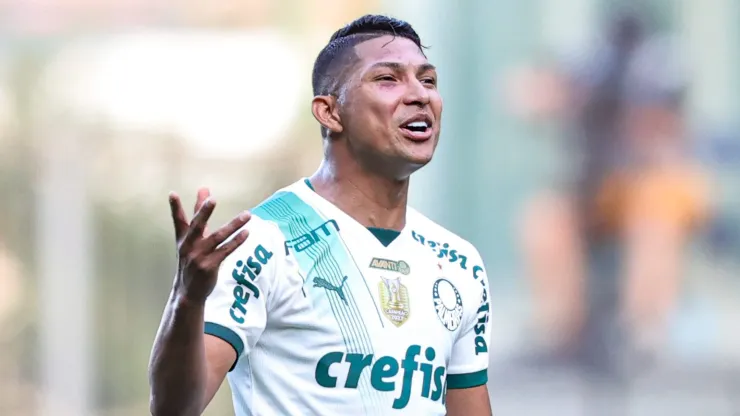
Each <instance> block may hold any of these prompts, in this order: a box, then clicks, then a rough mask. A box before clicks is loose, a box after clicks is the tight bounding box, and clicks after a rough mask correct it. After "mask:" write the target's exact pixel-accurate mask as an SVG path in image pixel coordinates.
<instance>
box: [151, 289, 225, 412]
mask: <svg viewBox="0 0 740 416" xmlns="http://www.w3.org/2000/svg"><path fill="white" fill-rule="evenodd" d="M203 309H204V306H203V304H200V303H196V302H188V301H186V300H182V299H175V298H174V296H170V299H169V301H168V303H167V306H166V309H165V312H164V316H163V317H162V322H161V324H160V327H159V331H158V332H157V337H156V339H155V341H154V348H153V349H152V355H151V360H150V363H149V382H150V384H151V401H150V410H151V412H152V414H153V415H155V416H159V415H199V414H201V413H202V412H203V410H204V409H205V407H206V406H207V405H208V403H209V402H210V401H211V400H212V399H213V396H214V395H215V394H216V392H217V391H218V389H219V387H220V386H221V384H222V383H223V380H224V378H225V377H226V373H227V372H228V371H229V368H231V365H232V364H233V363H234V361H235V360H236V352H235V351H234V349H233V348H232V347H231V345H229V344H228V343H226V342H224V341H223V340H221V339H219V338H216V337H213V336H211V335H206V334H204V333H203ZM184 363H187V364H188V365H183V364H184Z"/></svg>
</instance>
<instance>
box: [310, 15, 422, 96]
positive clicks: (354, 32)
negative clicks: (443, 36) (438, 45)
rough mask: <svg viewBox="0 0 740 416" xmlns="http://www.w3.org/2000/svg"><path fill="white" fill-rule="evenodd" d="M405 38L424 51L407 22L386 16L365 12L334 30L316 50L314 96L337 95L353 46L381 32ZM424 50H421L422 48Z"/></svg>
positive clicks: (313, 80) (313, 79)
mask: <svg viewBox="0 0 740 416" xmlns="http://www.w3.org/2000/svg"><path fill="white" fill-rule="evenodd" d="M388 35H390V36H393V37H401V38H406V39H408V40H410V41H412V42H414V43H415V44H416V46H418V47H419V49H420V50H422V51H423V47H422V45H421V39H420V38H419V35H418V34H417V33H416V31H415V30H414V28H413V27H411V25H410V24H409V23H408V22H405V21H403V20H399V19H395V18H393V17H389V16H383V15H374V14H368V15H365V16H362V17H360V18H358V19H356V20H354V21H353V22H351V23H349V24H348V25H346V26H345V27H343V28H341V29H339V30H337V31H336V32H334V34H333V35H332V36H331V38H330V39H329V43H327V45H326V46H324V49H322V50H321V52H319V56H318V57H317V58H316V61H315V62H314V65H313V74H312V77H311V84H312V87H313V94H314V96H317V95H336V94H337V92H338V91H337V90H338V88H339V86H340V85H341V84H342V83H343V81H344V80H343V79H342V78H343V77H342V72H343V70H345V69H346V68H347V67H348V65H347V64H348V63H349V62H350V60H351V59H352V58H354V57H355V55H354V47H355V46H356V45H358V44H360V43H362V42H365V41H368V40H370V39H374V38H378V37H381V36H388ZM422 53H423V52H422Z"/></svg>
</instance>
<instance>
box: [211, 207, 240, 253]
mask: <svg viewBox="0 0 740 416" xmlns="http://www.w3.org/2000/svg"><path fill="white" fill-rule="evenodd" d="M250 218H251V215H250V214H249V212H246V211H245V212H242V213H241V214H239V215H238V216H236V217H235V218H234V219H233V220H231V221H229V222H228V224H226V225H224V226H223V227H221V228H219V229H218V230H216V231H214V232H213V234H211V235H209V236H208V238H206V240H207V242H206V244H205V245H206V247H207V248H208V249H213V248H215V247H216V246H218V245H219V244H221V243H222V242H224V241H226V239H227V238H229V237H230V236H231V235H232V234H234V233H235V232H237V231H238V230H239V229H240V228H242V227H243V226H244V224H246V223H247V222H249V219H250Z"/></svg>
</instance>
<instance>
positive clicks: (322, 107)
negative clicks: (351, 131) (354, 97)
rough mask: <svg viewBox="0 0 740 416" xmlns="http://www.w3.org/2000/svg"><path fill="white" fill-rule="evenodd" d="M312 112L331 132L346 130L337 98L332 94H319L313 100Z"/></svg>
mask: <svg viewBox="0 0 740 416" xmlns="http://www.w3.org/2000/svg"><path fill="white" fill-rule="evenodd" d="M311 112H312V113H313V116H314V118H315V119H316V121H318V122H319V124H321V126H322V127H324V128H325V129H326V130H328V131H329V134H331V133H335V134H336V133H341V132H342V131H343V130H344V127H343V126H342V120H341V118H340V117H339V106H338V105H337V99H336V98H334V97H333V96H331V95H317V96H316V97H314V98H313V101H311Z"/></svg>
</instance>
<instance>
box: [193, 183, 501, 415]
mask: <svg viewBox="0 0 740 416" xmlns="http://www.w3.org/2000/svg"><path fill="white" fill-rule="evenodd" d="M252 215H253V217H252V220H251V221H250V222H249V223H248V225H247V228H248V229H249V231H250V235H249V237H248V239H247V241H246V242H245V243H244V244H243V245H242V246H241V247H239V248H238V249H237V250H236V251H235V252H234V253H233V254H232V255H231V256H229V257H228V258H227V259H226V260H225V261H224V263H223V264H222V266H221V270H220V272H219V278H218V284H217V285H216V288H215V290H214V291H213V293H212V294H211V295H210V296H209V297H208V300H207V302H206V312H205V321H206V322H205V332H206V333H208V334H210V335H214V336H216V337H219V338H221V339H223V340H225V341H226V342H228V343H229V344H231V345H232V346H233V347H234V349H235V350H236V353H237V361H236V363H235V364H234V367H233V368H232V369H231V371H230V372H229V375H228V380H229V384H230V386H231V390H232V392H233V401H234V408H235V412H236V415H237V416H245V415H301V416H303V415H323V416H329V415H343V416H344V415H356V416H359V415H393V414H404V415H415V416H425V415H444V414H446V411H445V396H446V391H447V389H456V388H469V387H474V386H479V385H483V384H485V383H486V382H487V379H488V376H487V369H488V342H489V340H488V337H489V332H488V331H487V328H486V326H487V323H488V315H489V302H488V279H487V276H486V273H485V270H484V268H483V264H482V262H481V258H480V256H479V254H478V251H477V250H476V249H475V248H474V247H473V246H472V245H471V244H470V243H468V242H467V241H465V240H463V239H462V238H460V237H458V236H456V235H454V234H452V233H451V232H449V231H447V230H445V229H444V228H442V227H441V226H439V225H437V224H435V223H434V222H432V221H431V220H429V219H427V218H426V217H424V216H423V215H421V214H420V213H418V212H417V211H414V210H412V209H409V210H408V214H407V218H406V226H405V228H404V230H403V231H402V232H401V233H400V234H399V233H397V232H393V231H390V230H377V229H372V230H371V229H368V228H365V227H363V226H362V225H360V224H359V223H358V222H356V221H355V220H354V219H352V218H351V217H349V216H348V215H347V214H345V213H344V212H343V211H341V210H340V209H339V208H337V207H336V206H334V205H333V204H331V203H330V202H329V201H327V200H325V199H323V198H322V197H321V196H319V195H318V194H316V193H315V192H314V191H313V190H312V189H311V188H310V183H308V181H305V180H301V181H300V182H297V183H295V184H293V185H290V186H288V187H286V188H284V189H282V190H281V191H279V192H277V193H276V194H274V195H273V196H272V197H270V198H269V199H268V200H266V201H265V202H263V203H262V204H261V205H259V206H258V207H256V208H255V209H254V210H252ZM384 233H385V234H387V235H383V234H384ZM394 233H395V235H393V234H394ZM394 236H395V238H393V237H394ZM383 240H386V241H383ZM390 240H392V241H390Z"/></svg>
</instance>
